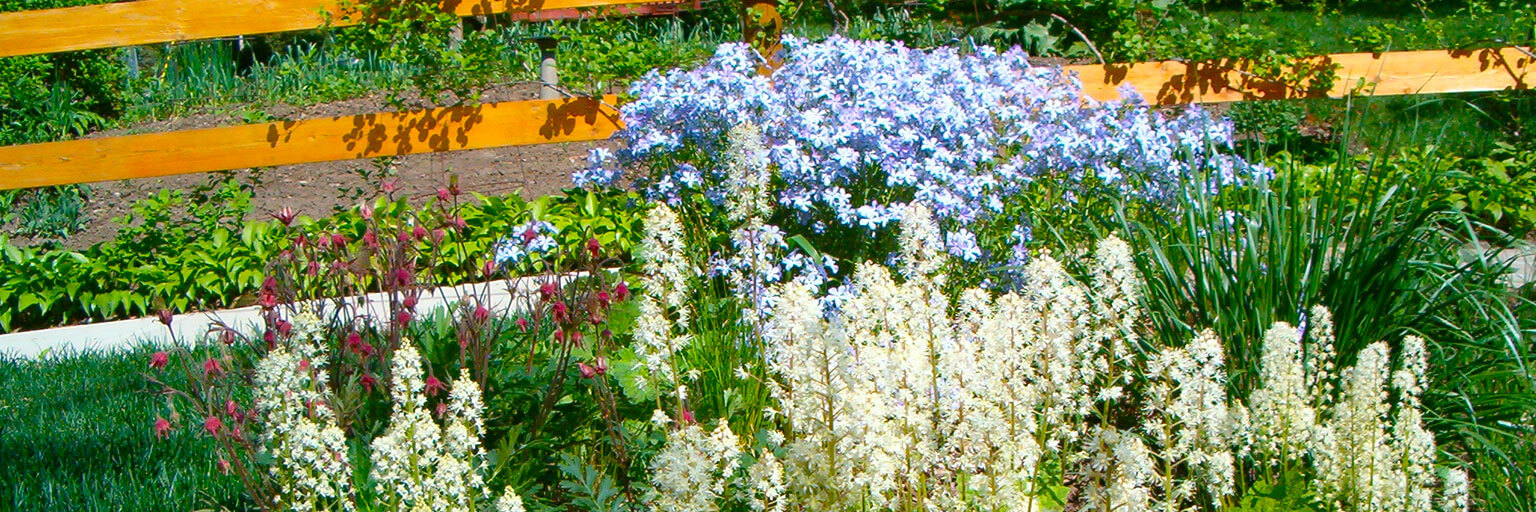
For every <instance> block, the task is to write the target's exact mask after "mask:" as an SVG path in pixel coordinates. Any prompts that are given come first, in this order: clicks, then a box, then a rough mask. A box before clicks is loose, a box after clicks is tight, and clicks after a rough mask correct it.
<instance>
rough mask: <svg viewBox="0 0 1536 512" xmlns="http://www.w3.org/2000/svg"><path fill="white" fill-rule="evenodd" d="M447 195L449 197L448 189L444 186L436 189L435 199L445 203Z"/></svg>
mask: <svg viewBox="0 0 1536 512" xmlns="http://www.w3.org/2000/svg"><path fill="white" fill-rule="evenodd" d="M448 197H449V196H448V189H446V188H439V189H437V200H438V201H442V202H445V203H446V202H448Z"/></svg>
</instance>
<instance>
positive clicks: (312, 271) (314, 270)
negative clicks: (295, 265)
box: [305, 261, 320, 277]
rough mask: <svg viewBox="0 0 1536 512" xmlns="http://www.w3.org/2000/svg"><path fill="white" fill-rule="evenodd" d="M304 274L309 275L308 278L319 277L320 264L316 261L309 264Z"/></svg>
mask: <svg viewBox="0 0 1536 512" xmlns="http://www.w3.org/2000/svg"><path fill="white" fill-rule="evenodd" d="M305 273H306V274H309V277H315V276H318V275H320V262H318V261H311V262H309V269H308V270H307V271H305Z"/></svg>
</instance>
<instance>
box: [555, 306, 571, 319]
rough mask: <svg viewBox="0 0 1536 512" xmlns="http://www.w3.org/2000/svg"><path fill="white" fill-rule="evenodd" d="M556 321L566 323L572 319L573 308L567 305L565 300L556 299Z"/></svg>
mask: <svg viewBox="0 0 1536 512" xmlns="http://www.w3.org/2000/svg"><path fill="white" fill-rule="evenodd" d="M554 315H555V321H556V322H559V323H565V322H567V321H569V320H570V319H571V308H570V307H568V306H566V305H565V301H563V300H561V301H555V307H554Z"/></svg>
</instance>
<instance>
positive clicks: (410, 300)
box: [400, 293, 417, 310]
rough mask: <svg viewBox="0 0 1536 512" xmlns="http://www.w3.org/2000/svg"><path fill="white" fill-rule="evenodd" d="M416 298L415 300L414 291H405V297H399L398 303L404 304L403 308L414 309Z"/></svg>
mask: <svg viewBox="0 0 1536 512" xmlns="http://www.w3.org/2000/svg"><path fill="white" fill-rule="evenodd" d="M416 300H417V299H416V294H414V293H407V294H405V298H403V299H400V305H401V306H404V307H405V309H411V310H414V309H416Z"/></svg>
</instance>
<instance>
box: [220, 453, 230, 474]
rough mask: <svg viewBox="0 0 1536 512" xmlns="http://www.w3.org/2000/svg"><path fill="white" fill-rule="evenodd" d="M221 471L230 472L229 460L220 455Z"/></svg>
mask: <svg viewBox="0 0 1536 512" xmlns="http://www.w3.org/2000/svg"><path fill="white" fill-rule="evenodd" d="M219 472H220V473H223V474H226V475H228V474H229V460H228V459H225V458H223V457H219Z"/></svg>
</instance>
